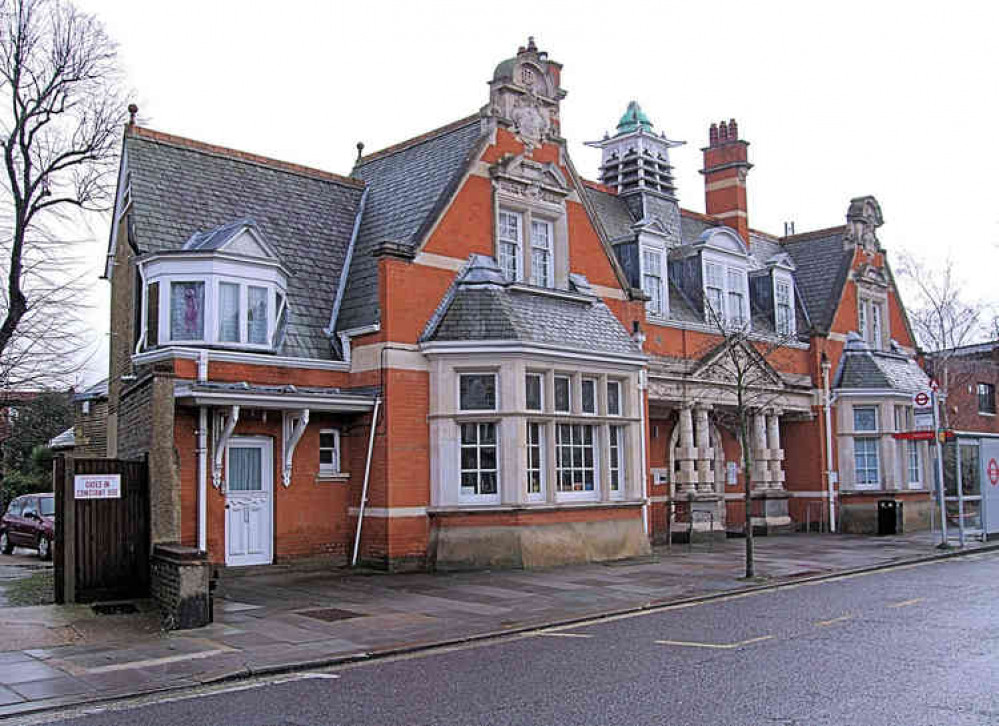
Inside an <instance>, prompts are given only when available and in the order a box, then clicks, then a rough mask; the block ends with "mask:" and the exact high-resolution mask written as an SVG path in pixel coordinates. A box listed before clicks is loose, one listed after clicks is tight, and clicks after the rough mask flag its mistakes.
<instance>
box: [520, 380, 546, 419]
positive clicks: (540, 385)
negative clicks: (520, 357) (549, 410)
mask: <svg viewBox="0 0 999 726" xmlns="http://www.w3.org/2000/svg"><path fill="white" fill-rule="evenodd" d="M528 378H537V379H538V391H539V394H540V395H539V396H538V397H539V398H540V399H541V400H540V401H539V405H538V407H537V408H531V407H530V404H528V402H527V379H528ZM524 410H525V411H532V412H535V413H541V412H542V411H544V410H545V374H544V373H537V372H535V371H527V372H526V373H525V374H524Z"/></svg>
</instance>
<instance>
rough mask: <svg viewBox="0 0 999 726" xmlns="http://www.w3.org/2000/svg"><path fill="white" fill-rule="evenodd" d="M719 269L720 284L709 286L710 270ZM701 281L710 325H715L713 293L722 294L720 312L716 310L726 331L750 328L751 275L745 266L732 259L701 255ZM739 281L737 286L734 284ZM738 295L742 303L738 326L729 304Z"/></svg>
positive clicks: (706, 317) (705, 318) (705, 313)
mask: <svg viewBox="0 0 999 726" xmlns="http://www.w3.org/2000/svg"><path fill="white" fill-rule="evenodd" d="M709 267H717V268H718V271H719V279H718V280H717V282H718V284H709V282H711V280H710V279H709V275H708V269H709ZM701 279H702V281H703V288H702V294H703V296H704V320H705V322H706V323H708V324H709V325H715V324H716V323H715V321H714V320H713V319H712V316H711V309H712V307H711V303H710V300H711V291H712V290H717V291H719V292H720V297H721V300H720V301H719V302H720V305H719V307H720V308H721V309H720V310H715V313H717V314H718V318H719V320H720V322H721V323H722V325H724V326H725V328H726V329H728V328H730V327H739V328H747V329H748V328H750V327H751V321H750V316H749V273H748V271H747V270H746V266H745V265H744V264H740V263H737V262H734V261H733V259H732V258H731V257H721V256H715V255H709V254H702V255H701ZM733 280H737V284H735V285H734V284H733ZM734 295H738V296H739V298H740V300H741V302H740V305H739V308H740V314H739V321H738V324H735V323H734V322H733V316H732V313H731V310H729V302H730V300H731V298H732V296H734Z"/></svg>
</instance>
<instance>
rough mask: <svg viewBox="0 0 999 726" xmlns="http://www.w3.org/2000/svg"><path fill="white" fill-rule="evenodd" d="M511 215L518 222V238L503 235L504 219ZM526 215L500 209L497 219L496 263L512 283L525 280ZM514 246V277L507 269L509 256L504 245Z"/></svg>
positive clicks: (508, 209)
mask: <svg viewBox="0 0 999 726" xmlns="http://www.w3.org/2000/svg"><path fill="white" fill-rule="evenodd" d="M505 215H509V216H510V217H511V218H514V219H516V220H517V236H516V238H511V237H505V236H504V235H503V217H504V216H505ZM524 222H525V219H524V214H523V213H522V212H519V211H516V210H513V209H510V208H508V207H500V210H499V214H498V215H497V217H496V223H497V229H496V261H497V262H498V263H499V266H500V269H501V270H502V271H503V276H504V277H506V278H507V279H508V280H510V281H511V282H520V281H521V280H523V279H524V260H523V257H524ZM510 244H512V245H514V254H513V263H514V270H513V277H510V276H509V270H508V269H507V267H506V264H505V263H506V260H507V259H508V258H507V256H506V255H505V254H504V252H503V249H504V245H510Z"/></svg>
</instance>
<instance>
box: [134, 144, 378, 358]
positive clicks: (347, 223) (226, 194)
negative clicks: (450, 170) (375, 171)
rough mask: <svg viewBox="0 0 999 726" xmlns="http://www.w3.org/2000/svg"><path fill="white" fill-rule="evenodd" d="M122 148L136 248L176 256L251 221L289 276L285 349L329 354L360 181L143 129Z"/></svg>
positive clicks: (286, 352)
mask: <svg viewBox="0 0 999 726" xmlns="http://www.w3.org/2000/svg"><path fill="white" fill-rule="evenodd" d="M125 152H126V154H127V158H128V167H129V170H130V172H131V195H132V209H131V219H132V226H133V241H134V243H135V244H136V245H137V246H138V249H139V251H140V252H143V253H144V252H165V251H171V250H179V249H181V248H182V247H183V245H184V243H185V242H187V240H189V239H190V238H191V236H192V235H193V234H195V233H197V232H199V231H201V232H204V231H208V230H213V229H217V228H220V227H222V226H223V225H229V224H230V223H234V222H236V221H237V220H243V219H245V218H252V219H253V220H254V221H255V222H256V224H257V226H258V228H259V229H260V231H261V233H262V235H263V236H264V238H265V239H266V240H267V241H268V242H269V243H270V244H271V245H272V246H273V247H274V249H275V250H276V251H277V253H278V255H279V256H280V261H281V262H282V263H283V264H284V266H285V267H286V268H287V269H288V271H289V273H290V277H289V279H288V308H289V312H290V316H289V320H288V328H287V334H286V336H285V338H284V343H283V345H282V348H281V350H280V351H279V352H280V353H281V354H283V355H291V356H299V357H306V358H323V359H329V358H332V357H333V352H332V349H331V346H330V344H329V340H328V338H327V336H326V334H325V333H324V332H323V331H324V329H325V328H327V327H328V326H329V324H330V315H331V313H332V309H333V302H334V300H335V298H336V291H337V286H338V284H339V278H340V270H341V268H342V266H343V263H344V256H345V254H346V251H347V246H348V243H349V241H350V237H351V233H352V231H353V226H354V219H355V216H356V214H357V209H358V204H359V202H360V199H361V194H362V193H363V184H361V183H360V182H358V181H356V180H353V179H348V178H345V177H340V176H337V175H335V174H330V173H327V172H321V171H318V170H314V169H308V168H305V167H299V166H296V165H293V164H288V163H285V162H279V161H274V160H271V159H264V158H262V157H257V156H252V155H250V154H245V153H242V152H237V151H233V150H230V149H223V148H221V147H216V146H211V145H208V144H203V143H200V142H196V141H191V140H189V139H183V138H180V137H176V136H170V135H168V134H162V133H159V132H155V131H150V130H148V129H142V128H138V127H133V128H132V129H131V130H130V131H129V132H128V134H127V135H126V137H125ZM122 242H123V243H124V241H122Z"/></svg>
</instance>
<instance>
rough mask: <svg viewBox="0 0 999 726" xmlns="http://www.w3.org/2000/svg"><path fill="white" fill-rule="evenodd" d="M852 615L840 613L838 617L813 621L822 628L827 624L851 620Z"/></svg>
mask: <svg viewBox="0 0 999 726" xmlns="http://www.w3.org/2000/svg"><path fill="white" fill-rule="evenodd" d="M852 618H853V616H852V615H840V616H839V617H838V618H833V619H832V620H819V621H818V622H817V623H815V624H816V625H817V626H819V627H820V628H824V627H825V626H827V625H835V624H836V623H842V622H843V621H844V620H851V619H852Z"/></svg>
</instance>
